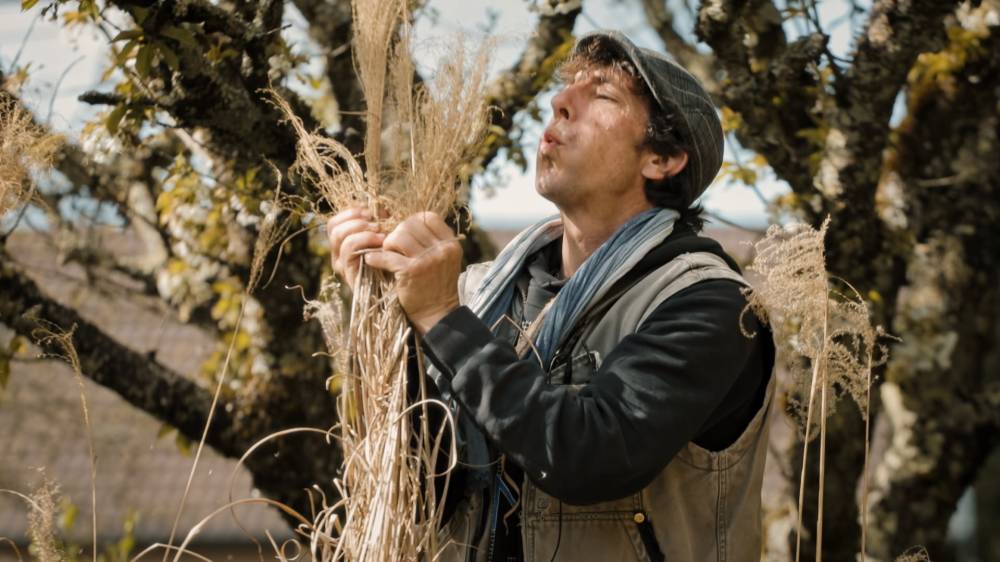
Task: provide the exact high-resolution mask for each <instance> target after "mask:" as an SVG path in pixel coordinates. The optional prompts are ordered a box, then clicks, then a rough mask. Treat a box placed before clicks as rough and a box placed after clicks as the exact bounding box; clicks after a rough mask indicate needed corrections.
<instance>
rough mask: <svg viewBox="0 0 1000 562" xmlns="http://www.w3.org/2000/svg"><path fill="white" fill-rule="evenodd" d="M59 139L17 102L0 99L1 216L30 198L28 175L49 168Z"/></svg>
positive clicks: (60, 138)
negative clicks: (33, 119)
mask: <svg viewBox="0 0 1000 562" xmlns="http://www.w3.org/2000/svg"><path fill="white" fill-rule="evenodd" d="M61 144H62V137H60V136H57V135H50V134H48V133H46V132H45V131H44V130H42V129H41V128H39V127H38V126H37V125H35V123H34V122H33V121H32V119H31V115H30V114H29V113H28V112H27V111H25V110H24V109H22V108H21V107H20V106H19V105H18V104H17V102H16V101H15V100H14V99H13V98H11V97H9V96H2V95H0V216H2V215H3V214H5V213H6V212H7V211H10V210H12V209H15V208H17V207H19V206H20V205H22V204H24V203H25V202H26V201H27V200H28V199H30V198H31V194H32V187H31V186H32V183H31V174H32V173H33V172H38V171H41V170H44V169H46V168H48V167H49V166H50V165H51V164H52V158H53V157H54V156H55V153H56V150H58V149H59V146H60V145H61Z"/></svg>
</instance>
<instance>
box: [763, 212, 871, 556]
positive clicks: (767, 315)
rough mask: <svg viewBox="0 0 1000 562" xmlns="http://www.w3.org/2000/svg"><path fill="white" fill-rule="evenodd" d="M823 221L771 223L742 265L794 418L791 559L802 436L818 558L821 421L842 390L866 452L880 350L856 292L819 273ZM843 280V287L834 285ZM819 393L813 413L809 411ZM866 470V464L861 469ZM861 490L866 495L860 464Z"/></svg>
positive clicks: (864, 514) (823, 453)
mask: <svg viewBox="0 0 1000 562" xmlns="http://www.w3.org/2000/svg"><path fill="white" fill-rule="evenodd" d="M829 224H830V221H829V219H827V220H826V221H825V222H824V223H823V225H822V226H821V227H820V229H819V230H815V229H813V228H812V227H810V226H808V225H803V224H794V225H790V226H787V227H784V228H782V227H781V226H777V225H775V226H772V227H770V228H769V229H768V231H767V235H766V236H765V237H764V238H763V239H762V240H760V241H759V242H757V244H755V254H756V255H755V257H754V261H753V263H752V264H751V265H750V266H749V270H750V271H754V272H756V273H758V274H760V275H761V277H762V278H763V280H762V281H761V282H760V283H758V284H757V285H756V286H755V288H754V289H753V290H752V291H749V292H748V301H749V305H748V310H750V311H752V312H754V313H755V314H756V315H757V316H758V317H759V318H762V319H764V320H766V321H767V322H768V323H769V324H770V326H771V329H772V330H773V333H774V340H775V344H776V346H777V354H778V358H777V360H778V362H779V364H780V365H781V366H782V367H783V368H784V369H785V370H786V371H787V372H788V373H789V375H790V377H789V378H790V381H791V386H792V388H789V389H787V395H788V396H789V401H790V406H792V411H793V414H795V415H796V416H797V417H798V418H799V421H800V422H801V430H802V436H803V450H802V470H801V475H800V481H799V501H798V524H797V526H796V547H795V559H796V561H797V560H798V559H799V555H800V544H801V536H802V511H803V502H804V498H805V488H806V466H807V464H806V461H807V459H808V451H809V448H808V446H809V442H810V440H811V439H812V438H813V437H814V436H815V435H816V433H817V431H818V434H819V438H820V443H819V455H820V458H819V483H818V485H819V494H818V498H819V499H818V505H817V513H818V516H817V521H816V560H817V561H819V560H822V544H823V491H824V488H823V487H824V478H825V461H826V420H827V417H828V416H829V415H830V414H831V412H832V411H833V408H834V405H835V404H836V402H837V399H838V398H839V397H840V396H842V395H843V394H850V395H851V396H852V397H853V398H854V400H855V401H856V402H857V404H858V405H859V407H860V408H861V412H862V415H863V416H864V418H865V423H866V427H865V435H866V438H865V459H866V460H865V462H866V464H867V462H868V461H867V456H868V440H867V435H868V427H867V424H868V402H869V397H870V395H869V393H870V388H871V371H872V368H873V367H874V366H875V365H876V364H877V362H881V361H884V359H885V357H886V349H885V348H884V347H883V346H880V345H878V343H877V340H878V339H879V338H880V337H881V336H883V335H884V334H883V332H882V330H881V328H875V327H873V326H872V325H871V321H870V320H869V314H868V308H867V306H866V305H865V302H864V300H863V299H862V298H861V295H860V294H858V292H857V291H856V290H855V289H854V288H853V287H851V286H850V285H849V284H848V283H847V282H845V281H843V280H839V279H837V278H835V277H832V276H831V275H830V274H829V273H828V272H827V271H826V258H825V252H824V246H823V239H824V237H825V235H826V230H827V228H828V227H829ZM838 286H843V287H844V289H843V290H841V289H838V288H836V287H838ZM817 394H818V395H819V416H818V419H816V418H817V416H816V412H815V403H816V398H817ZM866 468H867V467H866ZM863 473H864V474H865V476H864V478H865V482H864V483H863V487H864V492H863V494H862V495H863V496H867V487H868V486H867V470H864V471H863ZM862 503H863V505H862V520H863V521H862V539H861V542H862V544H861V551H862V557H863V556H864V552H865V529H864V528H865V526H866V524H867V507H866V504H867V498H865V499H864V500H863V501H862Z"/></svg>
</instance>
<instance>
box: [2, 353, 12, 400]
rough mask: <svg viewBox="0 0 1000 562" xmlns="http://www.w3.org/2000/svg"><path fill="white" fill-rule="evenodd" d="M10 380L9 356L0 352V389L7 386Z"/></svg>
mask: <svg viewBox="0 0 1000 562" xmlns="http://www.w3.org/2000/svg"><path fill="white" fill-rule="evenodd" d="M9 380H10V356H9V355H5V354H2V353H0V391H2V390H3V389H5V388H7V382H8V381H9Z"/></svg>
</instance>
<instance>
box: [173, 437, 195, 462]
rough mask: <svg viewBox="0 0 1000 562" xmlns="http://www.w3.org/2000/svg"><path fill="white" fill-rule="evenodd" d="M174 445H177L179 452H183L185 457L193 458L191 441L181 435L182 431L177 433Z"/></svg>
mask: <svg viewBox="0 0 1000 562" xmlns="http://www.w3.org/2000/svg"><path fill="white" fill-rule="evenodd" d="M174 444H176V445H177V450H178V451H180V452H181V454H182V455H184V456H185V457H190V456H191V440H190V439H188V438H187V437H184V435H182V434H181V432H180V431H178V432H177V436H176V437H174Z"/></svg>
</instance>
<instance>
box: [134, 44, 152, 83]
mask: <svg viewBox="0 0 1000 562" xmlns="http://www.w3.org/2000/svg"><path fill="white" fill-rule="evenodd" d="M152 67H153V46H152V45H143V46H142V47H139V53H138V54H137V55H136V56H135V71H136V72H137V73H138V74H139V78H142V79H145V78H146V77H147V76H149V70H150V69H151V68H152Z"/></svg>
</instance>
